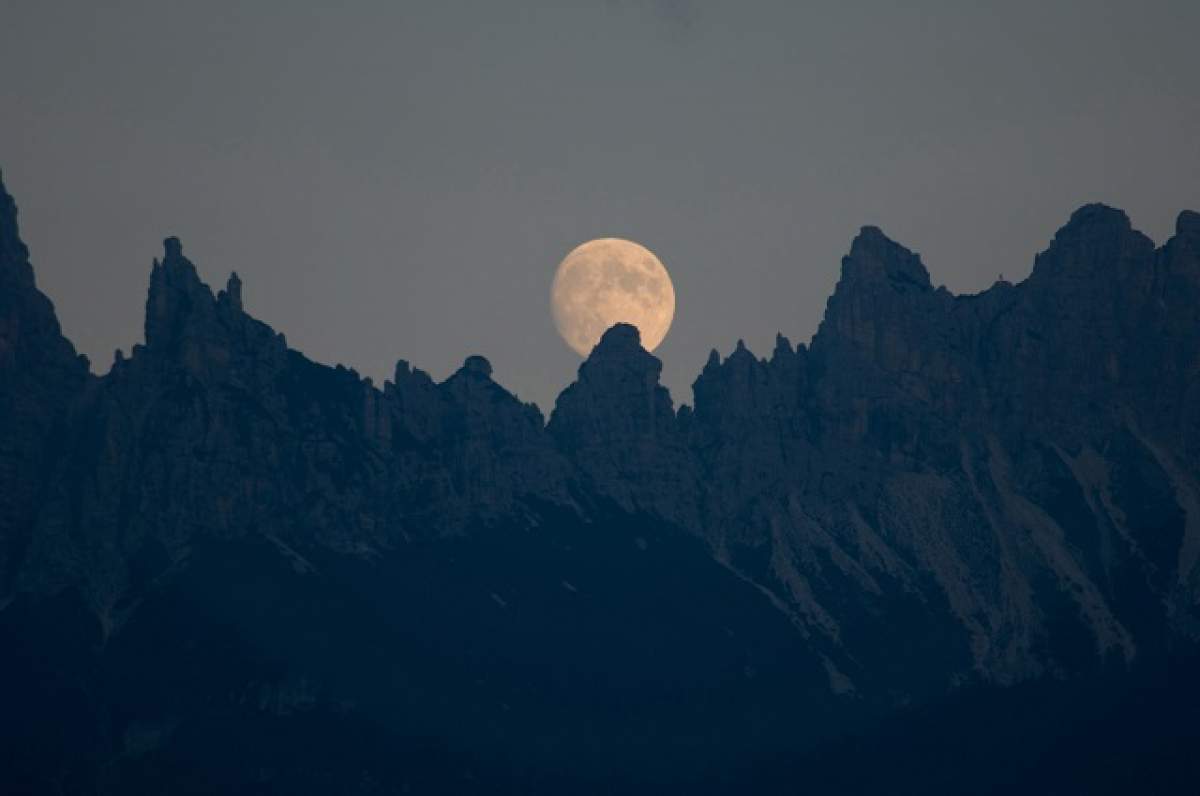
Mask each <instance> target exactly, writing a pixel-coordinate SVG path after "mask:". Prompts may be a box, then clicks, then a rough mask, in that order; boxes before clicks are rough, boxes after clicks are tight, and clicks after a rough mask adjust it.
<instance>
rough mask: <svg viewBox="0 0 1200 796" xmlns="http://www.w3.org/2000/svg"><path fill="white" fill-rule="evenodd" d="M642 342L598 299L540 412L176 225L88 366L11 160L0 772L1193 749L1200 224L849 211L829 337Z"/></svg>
mask: <svg viewBox="0 0 1200 796" xmlns="http://www.w3.org/2000/svg"><path fill="white" fill-rule="evenodd" d="M251 299H252V297H251ZM251 303H252V300H251ZM660 370H661V363H660V362H659V360H658V359H656V358H655V357H653V356H652V355H650V354H649V353H647V352H646V351H645V350H643V349H642V347H641V345H640V343H639V340H638V337H637V331H636V330H635V329H633V328H632V327H629V326H620V325H619V326H617V327H614V328H613V329H611V330H609V332H608V333H607V334H606V335H605V336H604V338H603V339H602V340H601V342H600V343H599V345H597V347H596V349H595V350H594V351H593V352H592V354H591V356H590V357H589V358H588V359H587V361H586V362H584V363H583V365H581V367H580V369H579V377H578V379H577V381H576V382H575V383H574V384H572V385H571V386H569V387H568V388H567V389H566V390H564V391H563V393H562V394H561V395H560V396H559V399H558V401H557V404H556V406H555V408H554V411H553V413H552V414H551V416H550V418H549V420H548V422H547V421H546V419H545V418H543V416H542V414H541V412H540V411H539V410H538V409H537V407H535V406H533V405H531V404H525V403H522V402H520V401H519V400H517V399H516V398H515V397H514V396H513V395H511V394H510V393H509V392H508V391H506V390H505V389H504V388H503V387H501V386H500V385H499V384H497V383H496V381H495V380H494V379H493V373H492V368H491V365H490V364H489V363H488V362H487V360H486V359H484V358H483V357H479V356H473V357H469V358H468V359H467V360H466V362H465V363H464V365H463V367H462V369H460V370H459V371H458V372H457V373H455V374H454V375H453V376H451V377H450V378H449V379H447V380H446V381H444V382H442V383H435V382H434V381H433V380H432V379H431V378H430V377H429V376H428V375H427V374H425V373H424V372H422V371H421V370H419V369H414V368H412V367H411V366H410V365H409V364H408V363H407V362H404V361H401V362H399V363H398V364H397V366H396V371H395V375H394V378H393V379H392V380H391V381H388V382H387V383H385V384H384V385H383V387H382V389H380V388H376V387H375V386H373V385H372V384H371V382H370V381H369V380H364V379H362V378H360V377H359V376H358V375H357V374H356V373H354V372H353V371H351V370H347V369H345V368H342V367H340V366H339V367H336V368H330V367H326V366H324V365H320V364H317V363H314V362H311V361H310V360H308V359H306V358H305V357H304V356H303V355H301V354H300V353H298V352H296V351H293V350H291V349H289V348H288V347H287V344H286V342H285V340H284V338H283V337H282V335H279V334H277V333H276V332H274V331H273V330H272V329H270V328H269V327H267V326H266V325H265V324H263V323H261V322H259V321H257V320H255V319H254V318H253V317H251V316H250V315H249V314H247V312H246V310H245V309H244V307H243V299H242V283H241V280H240V279H238V277H237V276H236V275H232V276H231V277H230V279H229V282H228V284H227V286H226V288H225V289H224V290H221V291H219V292H217V293H216V294H215V295H214V294H213V292H212V291H211V290H210V289H209V287H208V286H206V285H205V284H203V283H202V282H201V281H200V279H199V277H198V275H197V272H196V269H195V268H194V266H193V265H192V263H191V262H189V261H188V259H187V258H186V256H185V255H184V249H183V246H182V245H181V244H180V242H179V241H178V240H176V239H174V238H168V239H167V241H166V242H165V247H164V255H163V258H162V260H161V261H155V263H154V266H153V270H152V272H151V276H150V290H149V295H148V298H147V302H146V319H145V344H144V345H139V346H135V347H134V348H133V351H132V353H131V355H130V356H129V357H127V358H126V357H123V356H120V355H118V357H117V360H116V362H115V363H114V365H113V367H112V369H111V371H110V372H109V373H108V374H107V375H105V376H102V377H98V376H95V375H92V374H91V373H90V372H89V369H88V366H87V363H86V361H85V360H84V359H83V358H82V357H80V356H78V355H77V354H76V352H75V350H74V348H73V347H72V346H71V344H70V343H69V342H68V341H67V340H66V339H65V338H64V337H63V336H62V334H61V331H60V328H59V325H58V322H57V320H56V318H55V315H54V310H53V307H52V306H51V304H50V302H49V301H48V300H47V299H46V297H45V296H43V295H42V294H41V293H40V292H39V291H38V290H37V288H36V286H35V283H34V274H33V270H32V268H31V267H30V264H29V259H28V251H27V250H26V248H25V247H24V245H22V244H21V242H20V240H19V237H18V232H17V225H16V208H15V205H14V203H13V200H12V199H11V197H9V195H8V194H7V193H6V192H5V191H4V190H3V188H2V187H0V650H2V651H3V652H2V653H0V705H3V706H4V710H3V711H2V713H3V716H2V717H0V777H2V778H3V780H4V781H3V782H0V790H2V791H4V792H32V793H62V792H70V793H162V792H173V793H217V792H220V793H231V792H233V793H251V792H252V793H297V792H304V793H328V792H340V793H376V792H379V793H393V792H412V793H498V792H514V793H556V794H557V793H588V792H596V793H612V792H622V793H627V792H638V791H642V790H644V791H645V792H655V793H662V792H679V793H702V792H710V791H711V792H729V793H745V792H772V793H779V792H805V793H819V792H855V791H856V790H861V791H862V792H880V791H885V790H886V791H890V792H906V791H910V792H938V791H941V792H995V793H1002V792H1008V791H1011V790H1022V791H1026V792H1042V791H1046V790H1047V789H1049V788H1051V787H1052V788H1056V789H1058V790H1059V791H1060V792H1070V791H1072V790H1074V791H1079V790H1080V788H1083V790H1086V791H1088V792H1098V791H1100V790H1103V789H1105V788H1109V789H1112V790H1113V791H1114V792H1129V791H1131V790H1137V789H1138V785H1139V782H1140V783H1141V784H1142V785H1145V784H1147V783H1149V784H1150V785H1151V786H1152V787H1151V790H1154V787H1156V786H1155V783H1160V784H1161V783H1167V782H1171V781H1176V782H1178V781H1187V780H1181V779H1179V778H1180V777H1185V776H1193V775H1194V773H1195V771H1194V768H1192V766H1194V765H1195V764H1194V763H1192V762H1191V757H1192V755H1190V754H1187V753H1186V752H1185V751H1184V750H1186V749H1187V748H1190V747H1189V746H1188V744H1191V745H1194V743H1195V741H1196V740H1197V738H1196V734H1197V729H1196V727H1195V726H1194V725H1195V722H1194V721H1184V720H1183V718H1181V717H1186V716H1188V715H1191V714H1190V713H1188V712H1187V711H1189V710H1193V709H1194V706H1195V694H1196V688H1195V685H1194V684H1193V683H1191V678H1188V677H1183V676H1181V675H1180V674H1179V672H1181V671H1185V669H1182V668H1181V667H1182V666H1184V665H1185V663H1186V662H1192V661H1194V660H1195V659H1194V658H1193V657H1190V656H1193V655H1194V650H1195V645H1196V642H1197V639H1198V638H1200V567H1198V562H1200V476H1198V474H1200V216H1197V215H1196V214H1195V213H1188V212H1185V213H1183V214H1181V215H1180V217H1179V223H1178V228H1177V232H1176V235H1175V236H1174V237H1172V238H1171V239H1170V240H1169V241H1168V242H1167V243H1166V244H1165V245H1164V246H1162V247H1161V248H1155V246H1154V245H1153V243H1152V242H1151V241H1150V240H1149V239H1147V238H1146V237H1145V236H1143V235H1142V234H1140V233H1138V232H1136V231H1134V230H1133V229H1132V228H1131V226H1130V223H1129V220H1128V219H1127V218H1126V217H1125V215H1124V214H1123V213H1121V212H1120V211H1117V210H1113V209H1111V208H1107V207H1104V206H1100V205H1090V206H1087V207H1084V208H1081V209H1080V210H1079V211H1077V212H1076V213H1075V214H1074V215H1073V216H1072V217H1071V219H1070V220H1069V222H1068V223H1067V225H1066V226H1064V227H1063V228H1062V229H1061V230H1059V232H1058V234H1057V235H1056V236H1055V238H1054V240H1053V241H1052V242H1051V244H1050V246H1049V248H1047V250H1046V251H1044V252H1043V253H1041V254H1040V255H1038V257H1037V259H1036V262H1035V266H1034V269H1033V273H1032V275H1031V276H1030V277H1029V278H1028V279H1027V280H1025V281H1024V282H1022V283H1020V284H1016V285H1013V284H1008V283H1004V282H1001V283H997V284H996V285H995V286H993V287H992V288H991V289H989V290H987V291H985V292H983V293H980V294H978V295H973V296H954V295H952V294H950V293H949V292H947V291H946V290H944V289H940V288H939V289H934V288H933V286H932V285H931V282H930V279H929V274H928V272H927V271H926V270H925V267H924V266H923V265H922V263H921V261H920V259H919V258H918V257H917V256H916V255H915V254H913V253H912V252H909V251H908V250H906V249H904V248H903V247H901V246H899V245H898V244H896V243H894V242H892V241H891V240H889V239H888V238H887V237H886V236H885V235H884V234H883V233H882V232H881V231H880V230H878V229H875V228H871V227H867V228H864V229H863V230H862V232H861V233H860V234H859V236H858V237H857V238H856V239H855V240H854V242H853V244H852V245H851V248H850V253H849V255H848V256H847V257H846V258H845V259H844V260H843V263H842V276H841V280H840V281H839V283H838V285H837V288H836V290H835V292H834V294H833V295H832V296H831V297H830V299H829V303H828V307H827V310H826V314H825V318H824V321H823V323H822V324H821V327H820V329H819V331H818V333H817V335H816V336H815V337H814V339H813V341H812V344H811V346H809V347H805V346H803V345H801V346H799V347H793V346H792V345H791V344H790V343H789V342H788V341H787V340H786V339H784V338H782V337H780V338H779V339H778V340H777V343H776V346H775V349H774V351H773V352H772V354H771V356H770V357H769V358H767V359H759V358H757V357H756V356H755V355H753V354H752V353H751V352H749V351H748V350H747V349H746V348H745V346H743V345H741V344H740V343H739V344H738V346H737V348H736V350H735V351H734V352H733V353H732V354H730V355H729V356H728V357H726V358H724V359H722V358H721V357H720V356H719V355H718V354H717V353H716V352H713V354H712V356H711V357H710V359H709V362H708V364H707V365H706V366H705V368H704V371H703V372H702V373H701V374H700V376H699V377H698V378H697V379H696V382H695V384H694V394H695V395H694V404H693V407H685V408H683V409H681V410H679V411H678V412H677V411H676V410H675V409H674V406H673V404H672V401H671V397H670V396H669V394H668V393H667V391H666V389H665V388H663V387H662V386H661V385H660V384H659V381H658V379H659V372H660ZM1171 673H1173V675H1174V676H1171ZM1047 717H1049V719H1048V718H1047ZM972 721H974V722H977V723H978V728H979V729H978V731H976V730H975V729H973V728H972V727H971V726H970V722H972ZM1091 748H1095V749H1096V750H1105V751H1104V752H1103V753H1104V754H1105V755H1106V757H1105V759H1106V760H1117V761H1119V763H1114V764H1113V767H1110V768H1108V769H1102V771H1103V772H1106V773H1105V775H1104V776H1100V775H1099V774H1098V770H1097V769H1096V768H1095V767H1094V765H1092V763H1093V761H1092V759H1091V757H1090V756H1089V752H1088V750H1089V749H1091ZM1114 750H1115V751H1114ZM942 751H944V752H945V755H942V754H941V752H942ZM1176 752H1178V754H1175V753H1176ZM1096 753H1097V754H1100V751H1097V752H1096ZM1114 755H1116V756H1115V757H1114ZM1122 755H1124V756H1122ZM863 756H867V757H868V758H869V761H867V762H866V763H865V765H864V764H863V761H862V760H861V758H862V757H863ZM918 760H919V761H921V762H919V763H918V762H914V761H918ZM870 761H875V763H876V764H877V765H875V766H871V764H870ZM964 761H975V763H974V764H972V765H970V766H967V765H965V764H964ZM1149 769H1152V770H1153V772H1154V776H1152V777H1149V778H1146V779H1142V780H1139V781H1138V782H1132V783H1131V782H1130V780H1129V779H1128V778H1126V779H1122V772H1124V773H1125V774H1128V772H1130V771H1144V770H1149ZM1172 778H1174V779H1172ZM1193 781H1194V780H1193ZM406 789H407V790H406ZM1146 792H1149V791H1146Z"/></svg>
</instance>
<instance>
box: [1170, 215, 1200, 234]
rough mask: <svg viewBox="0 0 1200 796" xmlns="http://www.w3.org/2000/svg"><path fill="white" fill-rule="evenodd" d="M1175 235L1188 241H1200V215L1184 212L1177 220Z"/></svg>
mask: <svg viewBox="0 0 1200 796" xmlns="http://www.w3.org/2000/svg"><path fill="white" fill-rule="evenodd" d="M1175 234H1176V235H1178V236H1180V237H1181V238H1187V239H1188V240H1200V213H1197V212H1196V211H1195V210H1184V211H1183V212H1181V213H1180V214H1179V217H1178V218H1176V219H1175Z"/></svg>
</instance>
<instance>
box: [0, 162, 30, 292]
mask: <svg viewBox="0 0 1200 796" xmlns="http://www.w3.org/2000/svg"><path fill="white" fill-rule="evenodd" d="M0 285H2V286H4V287H6V288H7V287H8V286H10V285H11V286H16V285H24V286H27V287H33V268H32V267H31V266H30V265H29V249H27V248H26V247H25V244H24V243H22V242H21V236H20V235H19V234H18V231H17V203H16V202H15V201H14V200H13V198H12V196H10V195H9V193H8V191H7V189H5V187H4V175H3V174H0Z"/></svg>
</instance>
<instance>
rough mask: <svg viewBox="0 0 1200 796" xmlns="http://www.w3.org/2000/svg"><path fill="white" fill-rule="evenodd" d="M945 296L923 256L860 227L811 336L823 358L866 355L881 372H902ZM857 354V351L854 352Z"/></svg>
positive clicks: (814, 348)
mask: <svg viewBox="0 0 1200 796" xmlns="http://www.w3.org/2000/svg"><path fill="white" fill-rule="evenodd" d="M946 295H947V294H945V293H944V292H935V291H934V290H933V288H932V286H931V285H930V281H929V272H928V271H927V270H926V269H925V266H924V264H922V262H921V258H920V257H919V256H918V255H916V254H915V253H913V252H911V251H909V250H908V249H906V248H904V247H903V246H901V245H900V244H898V243H896V242H894V241H893V240H891V239H890V238H888V237H887V236H886V235H884V234H883V232H881V231H880V230H879V229H878V228H877V227H863V228H862V231H861V232H859V234H858V236H857V237H856V238H855V239H854V242H853V243H852V244H851V246H850V253H849V254H847V255H846V256H845V257H844V258H842V275H841V279H840V280H839V281H838V284H837V288H836V289H835V290H834V292H833V295H832V296H830V297H829V302H828V303H827V304H826V307H825V318H824V320H822V322H821V326H820V328H819V329H818V331H817V334H816V337H814V338H813V351H814V353H818V354H821V355H823V356H824V357H825V358H829V357H833V358H837V359H844V358H845V357H857V356H865V357H867V358H868V359H873V360H875V361H876V364H879V365H882V366H883V367H884V368H887V369H891V368H904V367H908V366H910V365H911V362H908V361H906V360H907V359H908V358H909V356H910V354H911V351H912V349H913V347H914V346H920V345H921V344H922V341H921V339H920V338H921V335H922V333H923V331H924V329H925V327H926V326H927V325H928V324H929V323H930V317H929V316H930V314H931V313H932V312H935V311H936V306H937V302H938V301H939V300H940V297H943V296H946ZM855 352H857V353H855Z"/></svg>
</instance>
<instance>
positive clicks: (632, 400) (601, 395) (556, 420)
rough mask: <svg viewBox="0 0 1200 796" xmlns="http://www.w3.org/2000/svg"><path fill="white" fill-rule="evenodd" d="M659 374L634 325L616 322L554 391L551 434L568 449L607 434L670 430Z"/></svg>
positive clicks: (670, 411) (668, 407)
mask: <svg viewBox="0 0 1200 796" xmlns="http://www.w3.org/2000/svg"><path fill="white" fill-rule="evenodd" d="M660 373H662V362H661V361H660V360H659V359H658V357H655V356H653V355H652V354H650V353H649V352H648V351H646V349H644V348H642V344H641V336H640V335H639V334H638V330H637V328H636V327H634V326H631V325H629V324H627V323H618V324H616V325H615V326H613V327H612V328H611V329H609V330H608V331H607V332H605V333H604V336H603V337H601V338H600V342H599V343H597V344H596V347H595V348H593V349H592V353H591V355H590V356H588V358H587V360H586V361H585V362H584V363H583V364H582V365H580V366H579V378H578V380H577V381H576V382H575V383H574V384H572V385H571V386H570V387H567V389H565V390H563V392H562V394H561V395H559V396H558V400H557V401H556V402H555V407H554V412H553V414H552V415H551V416H550V425H549V431H550V433H551V434H552V435H553V436H555V437H556V438H558V439H559V441H560V442H561V443H562V444H563V445H564V446H565V447H566V448H567V449H572V448H575V447H578V446H586V445H588V444H590V443H592V442H596V441H599V440H600V439H601V438H604V437H608V436H610V434H611V436H613V437H620V438H622V439H635V438H641V437H647V438H654V437H656V436H659V435H661V434H667V433H670V432H671V431H672V430H673V429H674V425H675V412H674V409H673V408H672V404H671V396H670V394H669V393H668V392H667V389H666V388H665V387H663V386H662V385H660V384H659V383H658V377H659V374H660ZM614 432H615V433H614Z"/></svg>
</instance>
